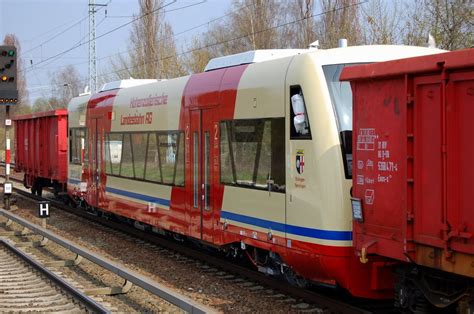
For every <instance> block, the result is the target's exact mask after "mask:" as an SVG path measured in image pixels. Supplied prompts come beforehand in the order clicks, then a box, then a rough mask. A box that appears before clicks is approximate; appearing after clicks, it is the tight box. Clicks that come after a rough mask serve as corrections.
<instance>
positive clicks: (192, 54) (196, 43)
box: [181, 36, 211, 73]
mask: <svg viewBox="0 0 474 314" xmlns="http://www.w3.org/2000/svg"><path fill="white" fill-rule="evenodd" d="M203 45H204V44H203V42H202V40H201V39H200V38H199V37H198V36H196V37H194V38H193V41H192V43H191V45H190V46H189V47H188V51H189V53H188V54H186V55H184V56H183V57H182V58H181V61H182V62H183V64H184V67H185V69H186V71H187V72H188V73H200V72H202V71H204V68H205V67H206V65H207V63H208V62H209V60H210V59H211V52H210V50H209V49H206V48H203Z"/></svg>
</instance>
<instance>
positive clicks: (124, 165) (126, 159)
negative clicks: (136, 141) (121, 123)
mask: <svg viewBox="0 0 474 314" xmlns="http://www.w3.org/2000/svg"><path fill="white" fill-rule="evenodd" d="M120 176H122V177H127V178H135V169H134V168H133V152H132V138H131V134H130V133H125V134H124V135H123V148H122V160H121V163H120Z"/></svg>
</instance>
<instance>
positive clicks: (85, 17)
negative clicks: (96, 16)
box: [22, 0, 112, 55]
mask: <svg viewBox="0 0 474 314" xmlns="http://www.w3.org/2000/svg"><path fill="white" fill-rule="evenodd" d="M111 1H112V0H109V2H107V3H106V4H105V5H108V4H109V3H110V2H111ZM103 8H104V7H100V8H99V9H97V11H96V12H99V11H100V10H102V9H103ZM88 17H89V15H86V16H84V17H83V18H81V19H80V20H79V21H77V22H76V23H74V24H72V25H71V26H69V27H68V28H66V29H64V30H62V31H61V32H59V33H57V34H55V35H54V36H52V37H50V38H48V39H47V40H45V41H43V42H42V43H40V44H38V45H36V46H35V47H33V48H30V49H28V50H26V51H23V52H22V55H24V54H26V53H28V52H30V51H33V50H35V49H37V48H40V47H42V46H43V45H45V44H47V43H49V42H51V41H52V40H54V39H56V38H58V37H59V36H61V35H62V34H64V33H66V32H67V31H69V30H70V29H72V28H73V27H74V26H76V25H79V24H81V23H82V22H83V21H84V20H86V19H87V18H88ZM66 24H68V23H65V24H63V25H66ZM59 27H60V26H57V27H56V28H59ZM53 29H55V28H53Z"/></svg>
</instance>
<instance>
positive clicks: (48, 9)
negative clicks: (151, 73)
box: [0, 0, 231, 103]
mask: <svg viewBox="0 0 474 314" xmlns="http://www.w3.org/2000/svg"><path fill="white" fill-rule="evenodd" d="M173 1H174V0H163V2H164V3H165V5H166V4H169V5H167V6H166V8H165V10H166V19H167V20H168V21H169V22H170V23H171V26H172V27H173V31H174V33H175V40H176V42H177V46H178V49H179V50H183V49H182V48H184V47H185V46H186V44H187V43H190V42H191V39H192V38H193V36H195V35H197V34H199V33H201V32H204V31H206V29H207V23H208V22H209V21H212V20H213V19H215V18H218V17H221V16H224V15H225V14H226V12H227V10H228V9H230V7H231V2H230V0H176V2H175V3H173ZM95 3H96V4H107V6H106V9H107V14H105V13H106V12H105V11H106V10H105V8H102V9H100V7H96V8H97V10H98V12H97V13H96V16H95V21H96V37H100V38H98V39H97V40H96V54H97V60H98V62H97V73H98V74H100V73H105V72H108V71H110V68H109V67H110V65H109V59H110V57H111V56H114V55H115V56H116V55H117V54H119V53H122V54H123V55H124V56H126V53H127V49H128V39H129V34H130V29H131V25H132V24H129V25H126V26H124V27H121V28H119V29H117V30H114V29H115V28H118V27H120V26H122V25H124V24H126V23H128V22H130V21H131V20H133V15H134V14H135V15H138V14H139V6H138V0H95ZM88 10H89V0H0V41H3V38H4V37H5V35H6V34H10V33H11V34H15V35H16V36H17V37H18V39H19V40H20V44H21V49H22V55H21V58H22V60H23V64H24V68H25V73H26V81H27V87H28V91H29V95H30V103H34V101H35V99H37V98H38V97H49V91H50V89H51V86H50V84H51V83H50V80H51V74H52V73H54V72H56V71H59V70H61V68H64V67H65V66H67V65H69V64H72V65H74V66H75V67H76V69H77V70H78V71H79V73H80V74H81V75H82V76H83V77H84V78H85V79H87V77H88V66H89V63H88V57H89V44H88V43H87V42H88V40H89V36H88V34H89V18H88ZM203 24H204V25H203ZM200 25H202V26H200ZM197 26H200V27H198V28H196V29H193V30H191V29H192V28H195V27H197ZM110 31H112V32H110ZM108 32H110V33H109V34H106V33H108ZM180 33H182V34H180ZM101 36H102V37H101ZM76 46H78V47H77V48H74V47H76ZM71 48H74V49H71ZM69 49H71V51H69V52H66V53H64V54H62V53H63V52H65V51H66V50H69ZM65 88H67V87H65Z"/></svg>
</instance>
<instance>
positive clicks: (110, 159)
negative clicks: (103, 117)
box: [105, 133, 123, 175]
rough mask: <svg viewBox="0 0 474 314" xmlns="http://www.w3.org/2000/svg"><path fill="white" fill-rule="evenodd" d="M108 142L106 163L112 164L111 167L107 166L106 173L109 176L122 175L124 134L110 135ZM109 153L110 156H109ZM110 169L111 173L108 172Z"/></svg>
mask: <svg viewBox="0 0 474 314" xmlns="http://www.w3.org/2000/svg"><path fill="white" fill-rule="evenodd" d="M106 140H107V142H106V143H105V146H106V147H108V149H106V155H105V161H106V162H107V163H109V164H110V167H107V165H106V166H105V172H106V173H107V174H114V175H120V161H121V160H122V143H123V134H122V133H110V134H107V137H106ZM107 153H108V154H107ZM108 169H110V172H109V171H108Z"/></svg>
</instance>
